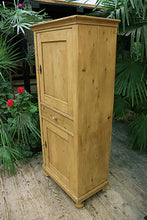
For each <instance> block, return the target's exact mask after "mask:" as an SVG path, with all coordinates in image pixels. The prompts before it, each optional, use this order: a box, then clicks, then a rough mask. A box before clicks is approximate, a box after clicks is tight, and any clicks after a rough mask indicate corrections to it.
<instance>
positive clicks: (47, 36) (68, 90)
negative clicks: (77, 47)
mask: <svg viewBox="0 0 147 220" xmlns="http://www.w3.org/2000/svg"><path fill="white" fill-rule="evenodd" d="M37 44H38V45H37V47H38V67H37V70H38V77H39V86H40V92H41V94H40V101H41V102H43V103H45V104H47V105H49V106H52V107H54V108H56V109H58V110H60V111H63V112H64V113H67V114H69V115H72V83H73V82H72V81H73V80H72V75H73V74H72V67H73V63H72V54H73V48H72V28H65V29H63V30H50V31H46V32H41V33H38V34H37Z"/></svg>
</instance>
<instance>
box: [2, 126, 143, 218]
mask: <svg viewBox="0 0 147 220" xmlns="http://www.w3.org/2000/svg"><path fill="white" fill-rule="evenodd" d="M126 143H127V129H126V127H125V125H124V124H121V123H117V122H114V123H113V131H112V144H111V159H110V172H109V185H108V187H107V191H106V192H105V193H103V192H99V193H97V194H95V195H94V196H92V197H91V198H89V199H87V200H86V202H85V207H84V208H82V209H76V208H75V207H74V203H73V201H72V200H71V199H70V198H69V197H68V196H67V195H66V193H64V192H63V191H62V189H61V188H60V187H59V186H58V185H57V184H56V183H55V182H54V181H53V180H52V179H51V178H48V177H45V176H44V172H43V170H42V168H41V164H42V156H41V155H38V156H36V157H34V158H32V159H30V160H29V163H26V164H22V165H20V167H19V168H18V169H17V175H16V176H12V177H4V176H3V173H2V169H1V168H0V219H3V220H4V219H9V220H58V219H59V220H60V219H62V220H81V219H83V220H112V219H114V220H126V219H128V220H143V219H147V191H146V189H147V173H146V171H147V154H146V153H143V154H139V153H138V152H135V151H132V150H130V149H128V148H127V147H126Z"/></svg>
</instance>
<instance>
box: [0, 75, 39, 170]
mask: <svg viewBox="0 0 147 220" xmlns="http://www.w3.org/2000/svg"><path fill="white" fill-rule="evenodd" d="M18 92H19V93H17V94H16V95H14V94H12V87H11V84H10V83H9V82H7V81H6V80H4V78H2V76H0V104H1V108H0V165H1V164H3V169H4V174H5V173H6V171H7V173H8V174H10V173H11V174H15V165H16V164H17V161H18V160H20V159H21V160H22V159H25V158H26V157H29V156H32V155H33V154H34V153H36V152H37V151H39V150H41V142H40V131H39V118H38V106H37V104H36V103H33V102H32V101H31V98H32V96H31V95H30V94H29V93H28V92H26V91H25V90H24V89H22V88H21V87H20V88H19V89H18ZM12 99H13V101H14V103H12V106H11V107H8V106H7V104H8V100H12Z"/></svg>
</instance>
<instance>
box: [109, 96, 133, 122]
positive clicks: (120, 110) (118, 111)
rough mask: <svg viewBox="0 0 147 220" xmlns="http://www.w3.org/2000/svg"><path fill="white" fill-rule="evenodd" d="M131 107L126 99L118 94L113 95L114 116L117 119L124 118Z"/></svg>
mask: <svg viewBox="0 0 147 220" xmlns="http://www.w3.org/2000/svg"><path fill="white" fill-rule="evenodd" d="M130 109H131V106H130V104H129V102H128V100H127V99H126V98H124V97H122V96H120V95H115V97H114V111H113V113H114V118H115V119H117V120H124V119H126V118H127V115H128V113H129V111H130Z"/></svg>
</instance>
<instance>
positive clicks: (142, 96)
mask: <svg viewBox="0 0 147 220" xmlns="http://www.w3.org/2000/svg"><path fill="white" fill-rule="evenodd" d="M145 70H146V65H143V64H142V63H141V62H133V61H132V60H118V61H117V65H116V82H115V93H116V94H117V95H122V96H126V97H127V98H129V99H130V101H131V104H132V106H134V104H135V103H136V104H138V103H139V101H141V102H143V100H146V99H147V89H146V85H145V78H143V79H142V75H143V74H144V71H145Z"/></svg>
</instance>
